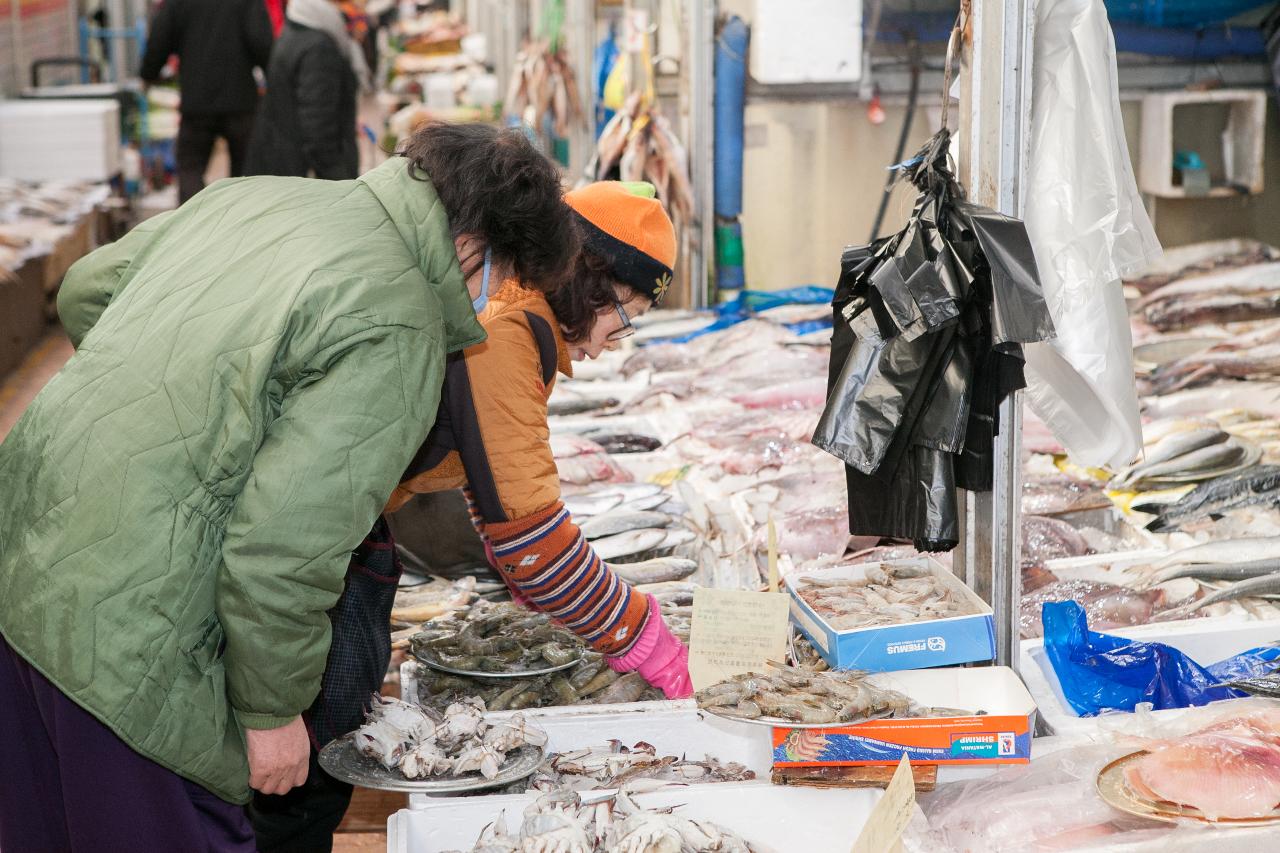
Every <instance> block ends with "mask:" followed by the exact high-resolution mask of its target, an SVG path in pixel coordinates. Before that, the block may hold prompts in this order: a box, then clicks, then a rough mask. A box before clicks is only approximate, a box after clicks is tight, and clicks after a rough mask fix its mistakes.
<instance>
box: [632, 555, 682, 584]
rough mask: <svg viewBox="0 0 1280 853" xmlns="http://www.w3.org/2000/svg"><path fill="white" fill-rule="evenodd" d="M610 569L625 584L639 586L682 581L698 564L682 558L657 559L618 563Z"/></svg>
mask: <svg viewBox="0 0 1280 853" xmlns="http://www.w3.org/2000/svg"><path fill="white" fill-rule="evenodd" d="M610 568H611V569H613V571H614V573H615V574H617V576H618V577H620V578H622V579H623V580H624V581H626V582H627V583H629V584H631V585H633V586H640V585H645V584H655V583H663V582H665V581H679V580H684V579H685V578H687V577H689V575H691V574H693V573H694V572H696V571H697V570H698V562H697V560H686V559H685V558H683V557H658V558H656V559H653V560H645V561H644V562H643V563H618V564H615V565H612V566H610Z"/></svg>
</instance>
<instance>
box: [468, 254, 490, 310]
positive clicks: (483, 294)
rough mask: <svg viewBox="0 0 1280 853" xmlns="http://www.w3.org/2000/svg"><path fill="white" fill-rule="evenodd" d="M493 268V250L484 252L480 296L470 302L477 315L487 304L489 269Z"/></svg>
mask: <svg viewBox="0 0 1280 853" xmlns="http://www.w3.org/2000/svg"><path fill="white" fill-rule="evenodd" d="M492 266H493V250H492V249H485V250H484V278H483V279H481V281H480V295H479V296H477V297H476V298H475V299H472V300H471V307H472V308H473V309H475V312H476V313H477V314H479V313H480V312H481V311H483V310H484V306H486V305H488V304H489V269H490V268H491V267H492Z"/></svg>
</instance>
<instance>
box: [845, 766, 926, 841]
mask: <svg viewBox="0 0 1280 853" xmlns="http://www.w3.org/2000/svg"><path fill="white" fill-rule="evenodd" d="M915 808H916V780H915V777H914V776H912V775H911V762H910V761H908V760H907V756H906V755H905V754H903V756H902V760H901V761H899V762H898V769H897V770H895V771H894V773H893V778H892V779H890V780H889V785H888V787H886V788H885V789H884V796H883V797H881V798H880V802H878V803H876V805H875V808H873V809H872V810H871V816H870V817H868V818H867V825H866V826H864V827H863V828H862V832H861V833H859V834H858V840H857V841H856V842H854V845H853V853H894V851H897V850H901V849H902V832H903V830H905V829H906V828H907V824H908V823H909V822H910V821H911V815H912V813H913V812H914V811H915Z"/></svg>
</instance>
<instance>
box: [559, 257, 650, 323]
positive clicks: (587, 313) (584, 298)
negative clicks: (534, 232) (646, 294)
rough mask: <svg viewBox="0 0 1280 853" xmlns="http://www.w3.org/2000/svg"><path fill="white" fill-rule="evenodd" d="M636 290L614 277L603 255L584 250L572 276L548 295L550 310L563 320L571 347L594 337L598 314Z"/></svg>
mask: <svg viewBox="0 0 1280 853" xmlns="http://www.w3.org/2000/svg"><path fill="white" fill-rule="evenodd" d="M635 295H636V292H635V290H634V289H633V288H632V287H630V286H628V285H626V284H623V283H622V282H620V281H618V280H617V279H616V278H614V272H613V267H612V266H611V265H610V264H609V262H608V261H607V260H605V259H604V258H603V257H602V256H600V255H597V254H596V253H595V252H592V251H591V250H590V249H583V250H582V253H581V254H580V255H578V262H577V264H575V265H574V268H573V276H572V277H571V278H570V279H569V281H568V282H567V283H566V284H565V285H564V286H563V287H561V288H560V289H559V290H556V291H555V292H553V293H549V294H547V302H549V303H550V304H551V311H552V313H554V314H555V315H556V319H557V320H558V321H560V327H561V328H562V329H563V330H564V339H565V340H566V341H568V342H569V343H571V344H576V343H578V342H580V341H585V340H586V339H587V338H588V337H590V336H591V327H592V326H593V325H595V322H596V315H597V314H599V313H600V312H601V311H603V310H605V309H606V308H612V307H613V304H614V300H615V299H616V300H617V301H619V302H622V303H626V302H630V301H631V299H632V298H634V297H635Z"/></svg>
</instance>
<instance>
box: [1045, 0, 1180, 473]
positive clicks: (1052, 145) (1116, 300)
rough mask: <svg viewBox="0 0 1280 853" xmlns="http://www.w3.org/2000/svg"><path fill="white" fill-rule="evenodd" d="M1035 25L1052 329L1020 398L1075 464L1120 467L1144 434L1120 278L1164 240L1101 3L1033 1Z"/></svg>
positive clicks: (1156, 252) (1156, 253)
mask: <svg viewBox="0 0 1280 853" xmlns="http://www.w3.org/2000/svg"><path fill="white" fill-rule="evenodd" d="M1036 18H1037V21H1036V31H1035V32H1036V38H1035V58H1034V64H1033V71H1032V74H1033V78H1034V79H1033V84H1032V85H1033V95H1032V103H1033V108H1032V113H1031V144H1030V163H1029V169H1028V171H1029V175H1028V187H1027V194H1026V223H1027V233H1028V234H1029V235H1030V238H1031V242H1032V245H1034V247H1035V256H1036V262H1037V265H1038V267H1039V272H1040V281H1041V283H1042V284H1043V286H1044V295H1045V298H1046V300H1047V301H1048V305H1049V310H1050V313H1051V314H1052V316H1053V321H1054V324H1055V325H1056V326H1057V328H1058V332H1059V334H1058V337H1057V338H1056V339H1055V340H1053V341H1051V342H1046V343H1036V344H1031V345H1029V346H1028V347H1027V348H1026V358H1027V393H1026V400H1027V403H1028V404H1029V406H1030V408H1031V409H1032V410H1033V411H1034V412H1035V413H1036V414H1037V415H1039V416H1040V418H1042V419H1043V420H1044V422H1045V423H1046V424H1048V425H1049V427H1050V428H1051V429H1052V430H1053V432H1054V434H1055V435H1056V436H1057V438H1058V440H1059V441H1061V442H1062V444H1063V445H1064V446H1065V447H1066V449H1067V450H1068V452H1069V453H1070V454H1071V456H1072V458H1074V459H1075V460H1077V461H1078V462H1080V463H1082V464H1085V465H1095V466H1102V465H1108V464H1110V465H1123V464H1125V463H1127V462H1128V461H1129V460H1131V459H1132V458H1133V457H1134V456H1135V455H1136V454H1137V452H1138V451H1139V450H1140V449H1141V447H1142V430H1141V425H1140V422H1139V418H1138V398H1137V394H1136V391H1135V389H1134V384H1133V341H1132V336H1131V332H1130V328H1129V317H1128V312H1127V310H1126V308H1125V303H1124V296H1123V293H1122V288H1121V283H1120V279H1121V278H1123V277H1129V276H1132V275H1134V274H1136V273H1139V272H1141V271H1142V269H1143V268H1145V267H1146V266H1147V265H1148V264H1150V263H1151V262H1153V261H1155V260H1158V259H1159V257H1160V245H1159V243H1158V242H1157V240H1156V236H1155V232H1154V230H1153V229H1152V227H1151V222H1150V220H1149V219H1148V218H1147V214H1146V211H1145V210H1144V208H1143V206H1142V198H1141V196H1140V194H1139V193H1138V188H1137V185H1136V183H1135V181H1134V177H1133V169H1132V166H1131V165H1130V163H1129V150H1128V146H1127V144H1126V142H1125V137H1124V125H1123V122H1122V120H1121V116H1120V100H1119V89H1118V86H1117V72H1116V56H1115V43H1114V40H1113V38H1112V34H1111V27H1110V25H1109V24H1108V22H1107V11H1106V9H1105V8H1104V6H1103V2H1102V0H1041V1H1040V3H1039V4H1038V5H1037V8H1036Z"/></svg>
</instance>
